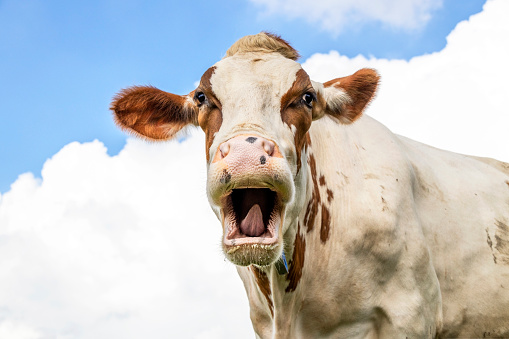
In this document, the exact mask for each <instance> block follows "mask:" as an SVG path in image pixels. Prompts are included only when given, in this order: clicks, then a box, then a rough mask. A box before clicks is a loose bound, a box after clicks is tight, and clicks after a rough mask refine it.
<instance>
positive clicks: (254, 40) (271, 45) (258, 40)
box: [225, 32, 300, 61]
mask: <svg viewBox="0 0 509 339" xmlns="http://www.w3.org/2000/svg"><path fill="white" fill-rule="evenodd" d="M249 52H265V53H279V54H281V55H282V56H284V57H285V58H288V59H291V60H294V61H295V60H297V59H299V57H300V56H299V53H298V52H297V51H296V50H295V49H294V48H293V47H292V46H290V44H289V43H288V42H287V41H285V40H283V39H281V37H279V36H277V35H275V34H271V33H266V32H261V33H258V34H255V35H247V36H245V37H243V38H240V39H239V40H237V41H236V42H235V43H234V44H233V45H232V46H231V47H230V48H229V49H228V51H226V56H225V58H228V57H231V56H233V55H235V54H237V53H249Z"/></svg>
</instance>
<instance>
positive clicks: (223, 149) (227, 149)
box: [219, 142, 230, 158]
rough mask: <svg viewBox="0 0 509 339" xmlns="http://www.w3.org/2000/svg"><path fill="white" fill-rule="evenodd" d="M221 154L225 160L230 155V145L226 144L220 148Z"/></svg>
mask: <svg viewBox="0 0 509 339" xmlns="http://www.w3.org/2000/svg"><path fill="white" fill-rule="evenodd" d="M219 152H221V158H225V157H226V156H227V155H228V153H230V143H228V142H225V143H224V144H222V145H221V146H220V147H219Z"/></svg>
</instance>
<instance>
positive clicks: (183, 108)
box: [110, 86, 197, 140]
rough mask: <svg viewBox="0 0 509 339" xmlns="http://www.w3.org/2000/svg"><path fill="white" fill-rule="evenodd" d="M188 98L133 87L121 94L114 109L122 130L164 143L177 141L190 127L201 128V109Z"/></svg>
mask: <svg viewBox="0 0 509 339" xmlns="http://www.w3.org/2000/svg"><path fill="white" fill-rule="evenodd" d="M193 94H194V93H193V92H191V93H190V95H193ZM187 98H188V96H183V95H175V94H172V93H168V92H164V91H161V90H160V89H157V88H155V87H151V86H133V87H129V88H126V89H123V90H122V91H120V92H119V93H118V94H117V95H116V96H115V97H114V98H113V102H112V103H111V107H110V109H111V110H112V111H113V112H114V119H115V122H116V123H117V125H118V126H120V128H122V129H125V130H128V131H130V132H133V133H134V134H135V135H137V136H141V137H145V138H148V139H152V140H164V139H171V138H173V137H174V136H175V135H176V134H177V132H178V131H180V130H181V129H182V128H184V127H185V126H186V125H189V124H195V125H196V124H197V108H196V106H195V105H193V104H191V103H189V102H187Z"/></svg>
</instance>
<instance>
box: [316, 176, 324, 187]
mask: <svg viewBox="0 0 509 339" xmlns="http://www.w3.org/2000/svg"><path fill="white" fill-rule="evenodd" d="M318 181H319V182H320V186H325V177H324V176H323V175H321V176H320V179H319V180H318Z"/></svg>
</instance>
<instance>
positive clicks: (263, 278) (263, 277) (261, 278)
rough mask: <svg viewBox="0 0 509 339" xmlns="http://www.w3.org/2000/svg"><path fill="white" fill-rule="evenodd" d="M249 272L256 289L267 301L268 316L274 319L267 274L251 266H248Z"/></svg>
mask: <svg viewBox="0 0 509 339" xmlns="http://www.w3.org/2000/svg"><path fill="white" fill-rule="evenodd" d="M250 269H251V272H253V274H254V276H255V279H256V284H257V285H258V288H259V289H260V292H262V294H263V296H264V297H265V299H266V300H267V305H269V309H270V314H271V315H272V317H274V304H273V303H272V297H271V295H272V291H271V289H270V282H269V278H268V277H267V274H266V273H265V272H264V271H262V270H260V269H259V268H258V267H256V266H253V265H251V266H250Z"/></svg>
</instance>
